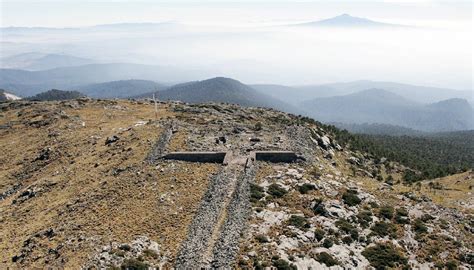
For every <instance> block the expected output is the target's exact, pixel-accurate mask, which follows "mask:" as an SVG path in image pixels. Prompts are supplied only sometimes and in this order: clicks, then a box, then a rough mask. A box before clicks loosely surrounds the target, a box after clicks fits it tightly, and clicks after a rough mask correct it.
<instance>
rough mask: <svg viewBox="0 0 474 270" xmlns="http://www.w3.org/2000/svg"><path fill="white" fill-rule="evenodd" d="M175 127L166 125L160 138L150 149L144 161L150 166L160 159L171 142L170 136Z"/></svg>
mask: <svg viewBox="0 0 474 270" xmlns="http://www.w3.org/2000/svg"><path fill="white" fill-rule="evenodd" d="M174 129H175V126H174V124H173V123H171V124H168V125H167V126H166V127H165V130H164V131H163V132H162V133H161V136H160V138H159V139H158V141H156V143H155V145H153V148H152V149H151V151H150V153H149V154H148V156H147V158H146V161H148V163H150V164H152V163H155V162H156V161H157V160H158V159H160V158H161V157H162V156H163V155H164V154H165V152H166V147H167V146H168V143H169V142H170V140H171V136H173V130H174Z"/></svg>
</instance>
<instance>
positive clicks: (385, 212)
mask: <svg viewBox="0 0 474 270" xmlns="http://www.w3.org/2000/svg"><path fill="white" fill-rule="evenodd" d="M393 212H394V209H393V207H392V206H389V205H384V206H382V207H380V210H379V217H381V218H386V219H392V218H393Z"/></svg>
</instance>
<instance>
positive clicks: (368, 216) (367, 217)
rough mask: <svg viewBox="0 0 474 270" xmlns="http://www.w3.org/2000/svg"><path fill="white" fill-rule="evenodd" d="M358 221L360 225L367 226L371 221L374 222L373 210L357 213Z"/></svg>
mask: <svg viewBox="0 0 474 270" xmlns="http://www.w3.org/2000/svg"><path fill="white" fill-rule="evenodd" d="M356 217H357V222H359V224H360V226H362V227H364V228H367V227H368V226H369V223H370V222H372V212H370V211H361V212H359V214H357V216H356Z"/></svg>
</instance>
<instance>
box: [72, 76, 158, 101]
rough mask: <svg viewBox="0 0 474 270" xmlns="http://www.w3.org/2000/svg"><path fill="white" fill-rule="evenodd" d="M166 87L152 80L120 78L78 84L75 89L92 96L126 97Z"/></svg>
mask: <svg viewBox="0 0 474 270" xmlns="http://www.w3.org/2000/svg"><path fill="white" fill-rule="evenodd" d="M166 88H167V86H165V85H163V84H159V83H157V82H154V81H147V80H122V81H112V82H105V83H96V84H89V85H84V86H78V87H75V90H79V91H80V92H81V93H84V94H86V95H87V96H89V97H93V98H128V97H130V96H138V95H141V94H145V93H149V92H155V91H160V90H164V89H166ZM71 90H72V89H71Z"/></svg>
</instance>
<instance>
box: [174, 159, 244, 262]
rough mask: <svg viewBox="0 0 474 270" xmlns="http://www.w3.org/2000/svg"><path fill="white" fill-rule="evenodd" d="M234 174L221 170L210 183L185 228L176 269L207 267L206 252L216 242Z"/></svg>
mask: <svg viewBox="0 0 474 270" xmlns="http://www.w3.org/2000/svg"><path fill="white" fill-rule="evenodd" d="M235 172H236V171H235V169H233V168H232V167H228V166H227V167H223V168H222V170H221V171H220V172H219V174H218V175H217V176H216V177H215V178H214V179H213V180H212V181H211V183H210V185H209V188H208V190H207V192H206V194H205V195H204V198H203V200H202V202H201V205H200V207H199V210H198V212H197V214H196V215H195V216H194V219H193V221H192V223H191V225H190V227H189V229H188V237H187V239H186V240H185V241H184V243H183V244H182V245H181V250H180V252H179V254H178V257H177V259H176V268H177V269H190V268H191V269H196V268H202V267H206V265H208V263H209V262H208V261H206V257H207V256H206V253H207V252H208V250H209V249H210V250H212V246H213V244H212V243H213V242H214V241H215V240H216V239H218V236H216V232H218V231H219V219H220V217H222V216H221V214H222V213H223V211H225V208H226V203H225V202H226V200H227V201H230V199H228V198H229V197H231V196H232V191H233V189H234V187H235V183H236V182H237V178H236V176H235ZM213 234H214V237H213Z"/></svg>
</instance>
